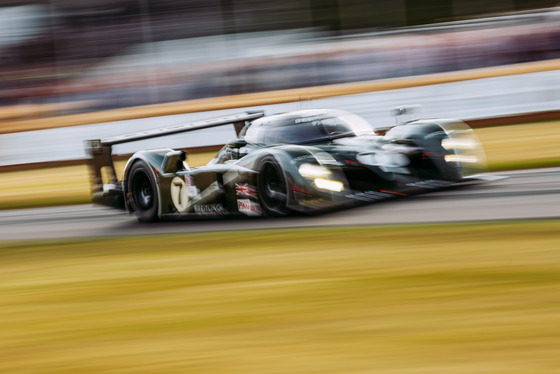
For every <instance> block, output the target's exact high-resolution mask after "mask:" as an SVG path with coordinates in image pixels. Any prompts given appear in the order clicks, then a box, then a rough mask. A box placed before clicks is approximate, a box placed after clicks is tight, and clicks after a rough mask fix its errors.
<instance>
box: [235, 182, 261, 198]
mask: <svg viewBox="0 0 560 374" xmlns="http://www.w3.org/2000/svg"><path fill="white" fill-rule="evenodd" d="M235 193H236V194H237V196H241V197H251V198H253V199H256V198H257V189H256V188H255V187H253V186H251V185H249V184H247V183H236V184H235Z"/></svg>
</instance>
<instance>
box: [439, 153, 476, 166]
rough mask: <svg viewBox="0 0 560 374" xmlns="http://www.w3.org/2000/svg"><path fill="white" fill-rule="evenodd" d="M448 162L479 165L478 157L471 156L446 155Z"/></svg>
mask: <svg viewBox="0 0 560 374" xmlns="http://www.w3.org/2000/svg"><path fill="white" fill-rule="evenodd" d="M445 161H447V162H464V163H472V164H474V163H477V162H478V157H476V156H469V155H445Z"/></svg>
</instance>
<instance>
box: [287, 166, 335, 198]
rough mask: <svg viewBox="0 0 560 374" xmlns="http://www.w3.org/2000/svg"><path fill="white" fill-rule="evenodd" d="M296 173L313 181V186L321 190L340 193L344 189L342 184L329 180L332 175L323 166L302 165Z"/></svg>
mask: <svg viewBox="0 0 560 374" xmlns="http://www.w3.org/2000/svg"><path fill="white" fill-rule="evenodd" d="M298 172H299V174H300V175H301V176H302V177H304V178H307V179H311V180H313V183H314V184H315V186H316V187H317V188H320V189H322V190H328V191H333V192H340V191H342V190H343V189H344V184H343V183H342V182H340V181H336V180H331V179H329V177H331V175H332V173H331V171H330V170H329V169H327V168H326V167H324V166H321V165H314V164H302V165H301V166H300V167H299V169H298Z"/></svg>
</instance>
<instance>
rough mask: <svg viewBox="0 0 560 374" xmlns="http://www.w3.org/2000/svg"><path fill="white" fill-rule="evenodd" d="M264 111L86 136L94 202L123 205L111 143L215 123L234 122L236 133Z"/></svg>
mask: <svg viewBox="0 0 560 374" xmlns="http://www.w3.org/2000/svg"><path fill="white" fill-rule="evenodd" d="M263 116H264V112H245V113H239V114H234V115H230V116H226V117H220V118H214V119H209V120H204V121H197V122H192V123H186V124H178V125H173V126H169V127H163V128H159V129H153V130H146V131H139V132H133V133H129V134H124V135H118V136H112V137H109V138H103V139H93V140H86V154H87V155H88V160H87V162H88V166H89V169H90V176H91V193H92V200H93V202H94V203H99V204H103V205H110V206H115V207H119V208H122V207H124V206H123V202H122V200H123V198H122V186H120V184H119V180H118V178H117V173H116V171H115V164H114V162H113V154H112V152H113V151H112V147H113V145H116V144H122V143H129V142H135V141H139V140H145V139H152V138H158V137H161V136H168V135H174V134H180V133H184V132H189V131H196V130H202V129H208V128H212V127H217V126H224V125H233V126H234V128H235V133H236V134H237V136H239V133H240V132H241V129H243V127H244V126H245V125H246V123H247V122H248V121H252V120H255V119H257V118H260V117H263Z"/></svg>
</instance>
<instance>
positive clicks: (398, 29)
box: [0, 0, 560, 119]
mask: <svg viewBox="0 0 560 374" xmlns="http://www.w3.org/2000/svg"><path fill="white" fill-rule="evenodd" d="M14 1H15V0H14ZM58 1H62V3H61V4H59V6H58V7H55V6H52V4H51V5H50V6H47V5H37V4H25V5H22V4H16V5H14V6H10V7H4V8H0V19H1V20H2V22H0V25H2V26H0V32H1V33H2V35H3V36H2V37H0V66H1V70H0V106H2V107H4V109H5V110H4V114H3V115H2V114H0V119H1V118H6V117H10V114H9V113H10V110H9V109H13V108H15V107H18V106H26V105H27V106H32V105H41V106H42V107H43V108H44V111H43V112H42V113H44V112H49V111H50V112H51V113H50V114H68V113H76V112H85V111H93V110H103V109H113V108H120V107H129V106H137V105H146V104H157V103H163V102H171V101H179V100H189V99H198V98H205V97H215V96H224V95H233V94H242V93H252V92H261V91H269V90H281V89H289V88H297V87H304V86H319V85H327V84H335V83H345V82H356V81H367V80H377V79H386V78H394V77H403V76H414V75H423V74H433V73H438V72H445V71H452V70H461V69H472V68H480V67H488V66H498V65H504V64H512V63H521V62H528V61H537V60H544V59H553V58H558V57H560V8H546V9H540V10H538V11H527V12H515V13H501V14H494V15H488V16H485V17H477V18H472V19H466V20H462V21H450V22H439V23H432V24H428V25H421V26H414V27H404V26H406V24H405V21H403V20H402V18H403V17H402V16H401V17H397V16H395V17H393V22H392V24H388V25H385V26H384V27H378V28H374V27H372V28H369V29H368V28H359V29H356V28H354V29H351V30H350V29H348V30H345V29H343V28H342V29H340V28H339V29H337V28H334V29H333V28H329V27H326V26H325V25H324V24H321V23H318V22H316V17H317V16H316V15H314V14H316V13H313V11H312V9H305V8H301V5H297V4H301V2H296V1H293V2H291V1H288V2H287V4H288V5H285V4H284V5H282V6H280V5H277V6H276V8H275V5H274V4H276V2H265V3H267V4H268V5H269V7H267V8H265V9H260V8H258V9H257V8H255V7H254V6H253V7H251V4H250V3H251V2H244V4H245V6H239V5H236V4H235V3H234V2H232V1H225V0H222V1H217V0H216V1H214V4H212V1H210V2H208V1H201V0H200V1H198V0H197V1H194V0H193V1H189V2H182V4H188V6H186V5H182V6H181V7H180V8H177V7H176V4H177V3H176V1H174V0H167V1H160V2H153V4H152V3H149V2H148V0H139V1H132V0H131V1H122V2H111V1H108V0H107V1H102V0H100V1H98V2H96V6H95V7H89V8H87V9H85V8H84V7H78V6H75V7H72V4H74V2H71V1H68V2H64V1H63V0H58ZM55 3H56V2H55ZM154 4H158V5H157V6H156V5H154ZM290 4H291V5H290ZM253 5H254V4H253ZM255 9H257V10H255ZM5 20H6V22H4V21H5ZM278 20H282V22H280V21H278ZM8 21H9V22H8ZM49 108H51V109H49ZM16 112H17V111H16ZM16 112H14V113H16ZM17 113H18V114H14V116H20V115H22V114H21V112H17ZM42 113H39V114H37V113H34V112H32V111H29V112H28V114H29V115H41V114H42Z"/></svg>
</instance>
